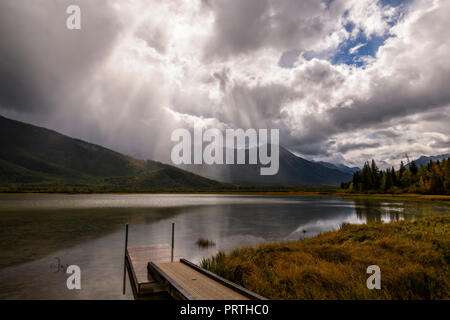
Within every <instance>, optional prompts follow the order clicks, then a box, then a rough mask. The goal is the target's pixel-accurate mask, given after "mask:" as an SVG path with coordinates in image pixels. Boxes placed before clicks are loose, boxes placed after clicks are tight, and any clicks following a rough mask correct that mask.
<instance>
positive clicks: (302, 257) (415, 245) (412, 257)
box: [202, 216, 450, 299]
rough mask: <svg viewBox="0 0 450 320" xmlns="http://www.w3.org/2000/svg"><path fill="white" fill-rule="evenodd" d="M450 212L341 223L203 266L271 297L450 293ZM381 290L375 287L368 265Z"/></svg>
mask: <svg viewBox="0 0 450 320" xmlns="http://www.w3.org/2000/svg"><path fill="white" fill-rule="evenodd" d="M449 262H450V216H432V217H427V218H422V219H418V220H414V221H400V222H393V223H388V224H383V223H370V224H367V225H350V224H344V225H342V227H341V229H340V230H339V231H335V232H328V233H325V234H322V235H319V236H316V237H314V238H310V239H301V240H299V241H297V242H288V243H273V244H266V245H262V246H260V247H257V248H243V249H237V250H234V251H233V252H232V253H230V254H229V255H225V254H223V253H219V254H218V255H217V256H215V257H213V258H210V259H205V260H204V261H202V267H204V268H207V269H209V270H211V271H212V272H215V273H217V274H218V275H220V276H223V277H225V278H227V279H229V280H231V281H233V282H236V283H239V284H240V285H242V286H244V287H246V288H247V289H249V290H252V291H254V292H256V293H258V294H261V295H263V296H265V297H267V298H270V299H449V297H450V274H449V269H448V267H449ZM374 264H375V265H378V266H379V267H380V268H381V290H369V289H367V287H366V280H367V278H368V277H369V275H368V274H367V273H366V269H367V267H368V266H369V265H374Z"/></svg>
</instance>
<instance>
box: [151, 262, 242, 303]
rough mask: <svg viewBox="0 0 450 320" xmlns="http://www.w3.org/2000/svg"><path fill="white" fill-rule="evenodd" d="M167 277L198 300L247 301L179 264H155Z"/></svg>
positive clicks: (236, 293)
mask: <svg viewBox="0 0 450 320" xmlns="http://www.w3.org/2000/svg"><path fill="white" fill-rule="evenodd" d="M155 265H156V266H157V267H158V268H159V269H160V270H162V271H163V272H164V273H165V274H166V275H167V276H168V277H170V278H171V279H172V280H173V281H175V282H176V283H177V284H178V285H179V286H181V287H182V288H183V289H184V290H185V291H186V292H188V293H189V294H190V295H191V296H193V297H194V298H195V299H198V300H248V298H247V297H246V296H244V295H242V294H240V293H238V292H236V291H234V290H232V289H230V288H229V287H226V286H224V285H223V284H221V283H219V282H217V281H215V280H213V279H211V278H210V277H207V276H206V275H204V274H202V273H200V272H198V271H196V270H195V269H193V268H191V267H189V266H188V265H186V264H183V263H181V262H173V263H170V262H169V263H155Z"/></svg>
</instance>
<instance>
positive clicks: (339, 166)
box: [317, 161, 361, 174]
mask: <svg viewBox="0 0 450 320" xmlns="http://www.w3.org/2000/svg"><path fill="white" fill-rule="evenodd" d="M317 163H319V164H321V165H323V166H325V167H327V168H330V169H336V170H339V171H341V172H343V173H346V174H354V173H355V172H357V171H361V168H358V167H348V166H346V165H344V164H341V163H337V164H334V163H329V162H324V161H318V162H317Z"/></svg>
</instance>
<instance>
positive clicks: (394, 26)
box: [0, 0, 450, 166]
mask: <svg viewBox="0 0 450 320" xmlns="http://www.w3.org/2000/svg"><path fill="white" fill-rule="evenodd" d="M78 3H79V5H80V6H81V9H82V30H81V31H79V32H73V31H69V30H67V29H66V28H65V19H66V18H67V14H66V13H65V9H66V7H67V6H68V5H69V4H72V3H71V2H70V1H65V0H64V1H54V2H52V1H44V0H36V1H33V2H29V1H15V0H3V1H2V2H1V3H0V25H1V28H0V39H1V41H0V68H1V73H0V112H1V113H2V114H4V115H6V116H11V117H13V118H16V119H19V120H25V121H29V122H32V123H35V124H39V125H43V126H47V127H50V128H52V129H55V130H58V131H62V132H63V133H66V134H69V135H71V136H75V137H78V138H81V139H85V140H88V141H92V142H95V143H99V144H102V145H106V146H108V147H110V148H114V149H117V150H119V151H121V152H125V153H128V154H130V155H133V156H137V157H140V158H154V159H158V160H163V161H167V160H168V158H169V156H170V147H171V141H170V133H171V131H172V130H173V129H174V128H177V127H185V126H189V125H191V124H192V123H193V122H196V121H201V122H202V123H206V124H207V125H208V126H215V127H219V128H229V127H234V128H239V127H241V128H250V127H253V128H278V129H280V134H281V137H280V138H281V143H282V144H283V145H284V146H285V147H287V148H288V149H290V150H292V151H294V152H296V153H297V154H299V155H302V156H306V157H308V158H312V159H318V160H327V159H328V160H333V161H344V162H346V163H347V164H350V165H359V166H360V165H361V164H362V163H363V162H364V161H365V160H367V159H366V158H371V157H375V158H377V159H378V160H379V161H380V163H384V164H385V165H390V164H396V163H397V160H398V159H397V158H398V157H397V155H399V154H404V153H405V152H408V154H409V155H410V157H411V158H412V157H414V156H415V155H417V156H419V155H420V154H421V153H426V154H434V153H446V152H449V151H450V150H449V146H448V139H447V140H446V139H445V138H443V137H448V136H449V135H450V130H449V128H448V125H447V123H448V120H449V114H450V60H449V59H448V56H449V54H450V40H449V38H448V36H447V31H448V30H449V28H450V21H449V20H448V18H447V17H448V13H449V12H450V3H449V2H448V1H444V0H441V1H439V0H436V1H428V0H416V1H413V2H411V3H409V2H408V4H407V5H400V6H397V5H394V4H392V3H391V4H392V5H389V4H388V3H386V2H385V1H383V2H380V1H377V0H334V1H322V2H321V1H317V0H305V1H294V0H278V1H274V0H247V1H241V0H226V1H225V0H217V1H213V0H203V1H200V0H198V1H193V0H189V1H188V0H167V1H156V0H151V1H150V0H134V1H122V0H110V1H95V2H94V1H88V0H80V1H78ZM360 39H366V40H367V41H372V42H374V43H375V42H376V43H377V46H376V47H375V49H374V48H370V50H372V51H373V57H370V59H369V58H366V59H364V61H363V62H362V63H360V64H358V66H354V65H347V64H345V63H337V62H336V61H337V60H336V59H333V57H334V56H336V55H337V54H338V53H339V54H341V52H340V51H339V50H340V49H342V48H346V50H344V51H345V54H350V55H352V54H356V53H357V52H358V50H360V49H361V51H364V50H366V47H363V46H365V44H366V42H365V41H360ZM374 39H375V40H376V39H383V40H384V41H375V40H374ZM372 42H370V43H372ZM349 44H352V45H351V46H349ZM353 44H354V45H353ZM378 46H379V47H378ZM368 50H369V49H368ZM342 61H344V62H345V61H346V59H343V60H342ZM424 133H426V134H424ZM373 134H376V135H377V136H378V139H376V141H373V140H368V139H367V137H368V136H369V135H373Z"/></svg>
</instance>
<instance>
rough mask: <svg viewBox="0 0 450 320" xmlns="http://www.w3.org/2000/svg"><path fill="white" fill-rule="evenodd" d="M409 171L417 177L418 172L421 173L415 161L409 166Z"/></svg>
mask: <svg viewBox="0 0 450 320" xmlns="http://www.w3.org/2000/svg"><path fill="white" fill-rule="evenodd" d="M409 171H411V173H412V174H413V175H416V174H417V172H418V171H419V168H418V167H417V165H416V163H415V162H414V161H413V162H411V164H410V165H409Z"/></svg>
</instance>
